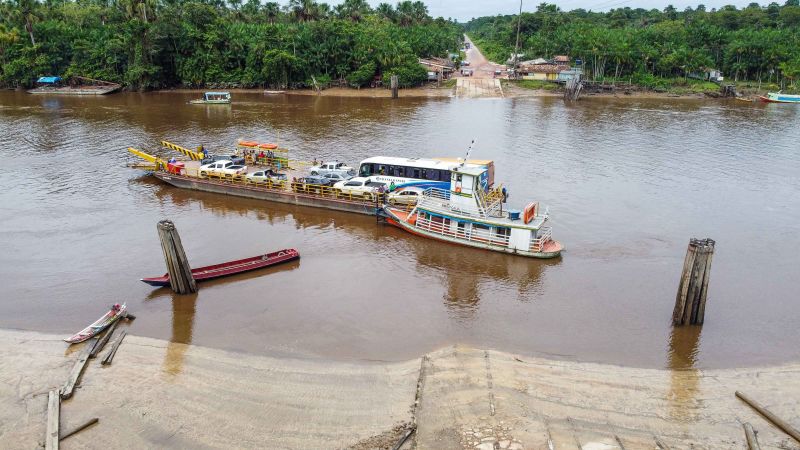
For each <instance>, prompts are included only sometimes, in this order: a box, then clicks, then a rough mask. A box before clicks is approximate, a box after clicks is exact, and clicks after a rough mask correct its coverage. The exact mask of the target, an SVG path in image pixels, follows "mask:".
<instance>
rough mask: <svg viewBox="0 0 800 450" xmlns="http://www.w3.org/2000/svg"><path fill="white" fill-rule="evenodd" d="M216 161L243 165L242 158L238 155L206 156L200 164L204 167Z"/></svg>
mask: <svg viewBox="0 0 800 450" xmlns="http://www.w3.org/2000/svg"><path fill="white" fill-rule="evenodd" d="M217 161H232V162H233V163H234V164H242V165H243V164H244V157H242V156H238V155H208V157H207V158H203V160H202V161H200V164H202V165H206V164H211V163H213V162H217Z"/></svg>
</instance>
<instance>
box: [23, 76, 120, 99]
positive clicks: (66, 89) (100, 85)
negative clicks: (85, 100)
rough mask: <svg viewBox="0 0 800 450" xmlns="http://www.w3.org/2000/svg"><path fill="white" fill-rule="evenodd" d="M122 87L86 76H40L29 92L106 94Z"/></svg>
mask: <svg viewBox="0 0 800 450" xmlns="http://www.w3.org/2000/svg"><path fill="white" fill-rule="evenodd" d="M120 89H122V85H121V84H117V83H112V82H110V81H103V80H95V79H92V78H86V77H72V78H69V79H67V80H64V79H63V78H61V77H40V78H39V79H38V80H36V88H34V89H31V90H29V91H28V93H29V94H61V95H106V94H110V93H112V92H116V91H118V90H120Z"/></svg>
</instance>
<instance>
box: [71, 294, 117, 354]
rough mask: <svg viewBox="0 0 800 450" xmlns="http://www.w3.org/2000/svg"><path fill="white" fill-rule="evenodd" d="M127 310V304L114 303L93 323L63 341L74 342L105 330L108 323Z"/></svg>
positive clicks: (81, 340)
mask: <svg viewBox="0 0 800 450" xmlns="http://www.w3.org/2000/svg"><path fill="white" fill-rule="evenodd" d="M127 312H128V306H127V305H126V304H125V303H123V304H122V305H120V304H116V305H114V306H112V307H111V309H109V310H108V312H107V313H106V314H105V315H104V316H103V317H101V318H99V319H97V320H96V321H95V322H94V323H93V324H91V325H89V326H88V327H86V328H84V329H83V330H81V331H80V332H78V334H76V335H74V336H72V337H70V338H67V339H64V341H66V342H69V343H70V344H76V343H78V342H83V341H85V340H87V339H89V338H92V337H94V336H96V335H97V334H99V333H101V332H102V331H103V330H105V329H106V328H107V327H108V326H109V325H111V324H112V323H114V321H116V320H119V318H120V317H125V314H127Z"/></svg>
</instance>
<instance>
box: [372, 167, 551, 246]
mask: <svg viewBox="0 0 800 450" xmlns="http://www.w3.org/2000/svg"><path fill="white" fill-rule="evenodd" d="M487 177H488V173H487V168H486V167H482V166H474V165H465V164H461V165H460V166H458V167H456V168H454V169H452V170H451V172H450V189H449V190H445V189H438V188H429V189H426V190H425V191H424V192H423V193H422V195H421V196H420V198H419V200H418V201H417V204H416V207H414V209H412V210H411V211H410V212H409V211H404V210H403V209H401V208H395V207H391V206H384V207H383V209H384V211H385V212H386V214H387V216H388V221H389V222H390V223H391V224H393V225H396V226H398V227H400V228H402V229H404V230H406V231H409V232H411V233H414V234H417V235H420V236H424V237H429V238H433V239H438V240H441V241H446V242H452V243H456V244H461V245H468V246H470V247H477V248H483V249H487V250H494V251H502V252H506V253H512V254H517V255H522V256H529V257H533V258H555V257H557V256H559V255H560V254H561V251H562V250H563V246H562V245H561V244H560V243H559V242H557V241H554V240H553V238H552V230H551V229H550V227H547V226H545V223H546V222H547V218H548V214H547V212H544V213H542V211H541V209H540V207H539V203H538V202H531V203H529V204H528V205H527V206H526V207H525V209H524V210H523V211H522V212H520V211H514V210H506V211H504V210H503V200H504V199H503V195H502V193H501V191H499V190H487V185H486V179H487Z"/></svg>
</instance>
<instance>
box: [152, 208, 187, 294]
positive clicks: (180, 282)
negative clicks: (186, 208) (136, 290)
mask: <svg viewBox="0 0 800 450" xmlns="http://www.w3.org/2000/svg"><path fill="white" fill-rule="evenodd" d="M156 228H157V229H158V237H159V239H161V250H163V252H164V261H165V262H166V263H167V272H168V273H169V285H170V287H171V288H172V290H173V291H175V292H177V293H178V294H190V293H193V292H197V283H196V282H195V281H194V276H193V275H192V268H191V267H189V260H188V259H186V252H184V251H183V244H182V243H181V237H180V235H178V230H177V229H176V228H175V225H174V224H173V223H172V221H170V220H162V221H160V222H158V225H156Z"/></svg>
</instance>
